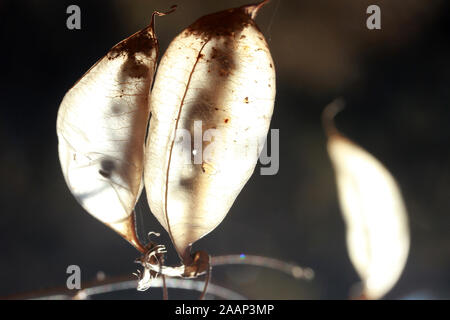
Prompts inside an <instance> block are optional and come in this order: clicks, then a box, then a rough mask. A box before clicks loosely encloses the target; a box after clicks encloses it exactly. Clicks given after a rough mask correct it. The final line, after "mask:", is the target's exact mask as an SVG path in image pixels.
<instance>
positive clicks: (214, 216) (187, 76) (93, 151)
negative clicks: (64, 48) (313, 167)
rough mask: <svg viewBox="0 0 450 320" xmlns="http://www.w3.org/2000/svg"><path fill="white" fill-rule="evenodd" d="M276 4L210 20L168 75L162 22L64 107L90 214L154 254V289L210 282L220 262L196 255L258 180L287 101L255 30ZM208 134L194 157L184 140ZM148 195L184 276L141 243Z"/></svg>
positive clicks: (64, 155)
mask: <svg viewBox="0 0 450 320" xmlns="http://www.w3.org/2000/svg"><path fill="white" fill-rule="evenodd" d="M266 2H267V1H263V2H261V3H259V4H252V5H246V6H242V7H239V8H234V9H229V10H225V11H222V12H218V13H215V14H211V15H207V16H204V17H202V18H200V19H199V20H197V21H196V22H194V23H193V24H192V25H190V26H189V27H188V28H186V29H185V30H183V31H182V32H181V33H180V34H179V35H178V36H177V37H176V38H175V39H174V40H173V41H172V43H171V44H170V46H169V48H168V49H167V51H166V52H165V54H164V55H163V56H162V58H161V62H160V65H159V67H158V71H157V72H156V66H157V60H158V41H157V38H156V35H155V32H154V18H155V15H165V14H167V13H168V12H167V13H159V12H155V13H153V15H152V19H151V23H150V25H149V26H148V27H146V28H144V29H143V30H141V31H139V32H137V33H135V34H134V35H132V36H130V37H128V38H127V39H125V40H123V41H121V42H120V43H118V44H117V45H116V46H114V47H113V48H112V49H111V50H110V51H109V52H108V53H107V54H106V56H104V57H103V58H102V59H100V60H99V61H98V62H97V63H96V64H95V65H94V66H93V67H92V68H91V69H90V70H89V71H88V72H87V73H86V74H85V75H84V76H83V77H82V78H81V79H80V80H79V81H78V82H77V83H75V85H74V86H73V87H72V88H71V89H70V90H69V91H68V92H67V94H66V95H65V97H64V99H63V101H62V103H61V105H60V108H59V112H58V119H57V134H58V141H59V158H60V162H61V167H62V171H63V174H64V178H65V180H66V183H67V185H68V186H69V189H70V191H71V192H72V194H73V195H74V196H75V198H76V199H77V201H78V202H79V203H80V204H81V205H82V206H83V208H84V209H85V210H86V211H88V212H89V213H90V214H91V215H93V216H94V217H96V218H97V219H98V220H100V221H102V222H103V223H105V224H106V225H108V226H109V227H111V228H112V229H113V230H115V231H116V232H118V233H119V234H120V235H121V236H122V237H124V238H125V239H126V240H127V241H129V242H130V243H131V244H132V245H133V246H135V247H136V249H138V250H139V251H140V252H142V253H143V257H142V258H141V259H140V260H139V261H140V263H141V264H142V265H144V267H145V270H147V271H148V273H147V274H146V276H145V277H143V278H149V277H150V278H151V277H152V276H154V275H155V273H156V272H158V271H161V270H162V272H163V273H164V274H166V275H173V276H183V277H195V276H197V275H199V274H202V273H204V272H206V270H207V268H208V267H209V255H208V254H206V253H205V252H203V251H199V252H196V253H194V254H192V253H191V245H192V244H193V243H194V242H196V241H197V240H198V239H200V238H202V237H203V236H205V235H206V234H208V233H209V232H211V231H212V230H213V229H214V228H216V227H217V226H218V225H219V224H220V222H221V221H222V220H223V219H224V217H225V216H226V214H227V213H228V211H229V210H230V208H231V206H232V205H233V202H234V201H235V199H236V197H237V196H238V194H239V193H240V191H241V189H242V188H243V187H244V185H245V184H246V182H247V181H248V179H249V178H250V176H251V175H252V173H253V171H254V168H255V166H256V163H257V159H258V156H259V152H260V151H261V149H262V146H263V144H264V141H265V138H266V135H267V132H268V129H269V125H270V120H271V116H272V111H273V106H274V100H275V71H274V63H273V61H272V57H271V54H270V51H269V48H268V45H267V43H266V41H265V39H264V36H263V35H262V33H261V32H260V31H259V29H258V27H257V26H256V24H255V22H254V18H255V16H256V14H257V12H258V10H259V9H260V8H261V7H262V6H263V5H264V4H265V3H266ZM171 11H173V9H172V10H171ZM171 11H169V12H171ZM155 73H156V77H155V82H154V84H153V78H154V75H155ZM152 85H153V87H152ZM198 129H200V132H201V133H202V135H201V139H200V142H198V141H197V142H195V143H194V145H193V148H192V149H191V152H190V153H189V156H188V157H186V150H185V149H186V141H185V139H182V136H181V135H180V132H187V133H189V134H190V135H191V136H192V135H194V133H195V131H196V130H198ZM206 151H207V152H206ZM187 158H188V159H187ZM187 160H191V161H187ZM144 186H145V190H146V193H147V199H148V203H149V206H150V210H151V212H152V213H153V215H154V216H155V217H156V218H157V219H158V221H159V222H160V223H161V225H162V226H163V227H164V229H165V230H166V231H167V232H168V233H169V235H170V238H171V240H172V242H173V244H174V247H175V249H176V251H177V252H178V255H179V256H180V259H181V262H182V264H181V266H180V267H165V266H160V265H159V263H160V262H161V257H162V254H163V253H164V251H165V248H164V247H162V246H157V245H155V244H153V243H150V244H148V245H146V246H144V245H143V244H142V243H141V242H140V241H139V239H138V237H137V235H136V231H135V218H134V207H135V205H136V202H137V201H138V199H139V196H140V194H141V192H142V190H143V188H144ZM144 280H145V279H144ZM141 287H142V288H146V287H148V285H147V284H146V283H143V284H142V286H141Z"/></svg>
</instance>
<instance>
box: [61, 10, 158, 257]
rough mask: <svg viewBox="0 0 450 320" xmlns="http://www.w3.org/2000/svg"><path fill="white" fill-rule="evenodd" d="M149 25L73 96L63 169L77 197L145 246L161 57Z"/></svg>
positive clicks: (65, 106) (65, 105)
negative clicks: (139, 217) (140, 212)
mask: <svg viewBox="0 0 450 320" xmlns="http://www.w3.org/2000/svg"><path fill="white" fill-rule="evenodd" d="M155 14H158V15H164V14H162V13H158V12H155V13H153V15H152V19H151V23H150V25H149V26H148V27H146V28H144V29H143V30H141V31H139V32H137V33H135V34H134V35H132V36H130V37H128V38H127V39H125V40H123V41H121V42H120V43H118V44H117V45H115V46H114V47H113V48H112V49H111V50H110V51H109V52H108V53H107V54H106V56H104V57H103V58H102V59H100V60H99V61H98V62H97V63H96V64H95V65H94V66H93V67H91V69H90V70H89V71H88V72H87V73H86V74H85V75H84V76H83V77H82V78H81V79H80V80H78V82H76V83H75V85H74V86H73V87H72V88H71V89H70V90H69V91H68V92H67V94H66V95H65V97H64V99H63V101H62V103H61V105H60V108H59V111H58V119H57V134H58V141H59V145H58V151H59V159H60V162H61V167H62V171H63V174H64V178H65V180H66V183H67V185H68V186H69V189H70V191H71V192H72V194H73V195H74V196H75V198H76V199H77V201H78V202H79V203H80V204H81V205H82V206H83V208H84V209H85V210H86V211H88V212H89V213H90V214H91V215H93V216H94V217H96V218H97V219H98V220H100V221H102V222H103V223H105V224H107V225H109V226H110V227H111V228H112V229H114V230H115V231H117V232H118V233H119V234H120V235H122V236H123V237H124V238H125V239H126V240H128V241H129V242H130V243H131V244H133V245H134V246H135V247H136V248H137V249H138V250H140V251H143V250H144V249H143V248H142V246H141V245H140V243H139V241H138V239H137V236H136V233H135V227H134V214H133V210H134V206H135V204H136V202H137V200H138V197H139V195H140V192H141V191H142V188H143V182H142V175H143V166H144V164H143V161H144V144H145V133H146V129H147V124H148V119H149V105H148V96H149V92H150V88H151V85H152V81H153V76H154V73H155V68H156V60H157V55H158V42H157V40H156V36H155V33H154V16H155Z"/></svg>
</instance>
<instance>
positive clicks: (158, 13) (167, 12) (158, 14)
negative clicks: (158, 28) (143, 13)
mask: <svg viewBox="0 0 450 320" xmlns="http://www.w3.org/2000/svg"><path fill="white" fill-rule="evenodd" d="M177 7H178V5H176V4H174V5H172V6H171V7H170V8H169V10H167V11H165V12H159V11H153V13H152V18H151V20H150V28H151V29H154V27H155V16H158V17H162V16H165V15H167V14H171V13H172V12H174V11H175V10H176V9H177Z"/></svg>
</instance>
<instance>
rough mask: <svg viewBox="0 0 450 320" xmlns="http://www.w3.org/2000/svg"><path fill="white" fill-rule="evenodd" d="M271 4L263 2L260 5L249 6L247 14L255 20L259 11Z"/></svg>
mask: <svg viewBox="0 0 450 320" xmlns="http://www.w3.org/2000/svg"><path fill="white" fill-rule="evenodd" d="M269 2H270V0H263V1H261V2H259V3H256V4H252V5H249V6H247V13H248V14H249V15H250V17H251V18H252V19H255V18H256V15H257V14H258V11H259V9H261V8H262V7H264V6H265V5H266V4H268V3H269Z"/></svg>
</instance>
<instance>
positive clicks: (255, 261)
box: [211, 254, 314, 280]
mask: <svg viewBox="0 0 450 320" xmlns="http://www.w3.org/2000/svg"><path fill="white" fill-rule="evenodd" d="M231 264H244V265H251V266H258V267H264V268H269V269H274V270H277V271H281V272H284V273H286V274H288V275H290V276H292V277H294V278H296V279H305V280H312V279H313V278H314V271H313V270H312V269H311V268H302V267H300V266H298V265H296V264H292V263H288V262H284V261H281V260H278V259H274V258H268V257H262V256H252V255H246V254H240V255H237V254H233V255H227V256H217V257H212V259H211V265H212V266H215V267H216V266H225V265H231Z"/></svg>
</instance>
